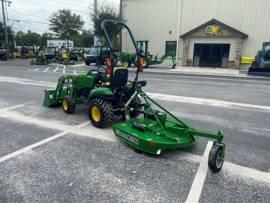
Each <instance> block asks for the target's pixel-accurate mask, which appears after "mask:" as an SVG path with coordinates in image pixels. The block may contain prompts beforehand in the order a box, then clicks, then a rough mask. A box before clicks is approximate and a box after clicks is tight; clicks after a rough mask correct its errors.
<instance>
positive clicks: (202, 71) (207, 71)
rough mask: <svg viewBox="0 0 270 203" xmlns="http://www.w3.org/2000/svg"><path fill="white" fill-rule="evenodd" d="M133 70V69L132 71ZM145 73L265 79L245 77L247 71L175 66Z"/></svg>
mask: <svg viewBox="0 0 270 203" xmlns="http://www.w3.org/2000/svg"><path fill="white" fill-rule="evenodd" d="M134 70H135V69H134ZM144 72H145V73H166V74H182V75H200V76H217V77H237V78H265V77H261V76H250V75H247V69H246V68H241V69H240V70H235V69H227V68H210V67H203V68H202V67H191V66H186V67H185V66H177V67H176V68H175V69H171V68H170V67H168V66H167V67H164V66H163V67H161V66H155V67H153V66H152V67H151V66H150V67H148V68H145V69H144Z"/></svg>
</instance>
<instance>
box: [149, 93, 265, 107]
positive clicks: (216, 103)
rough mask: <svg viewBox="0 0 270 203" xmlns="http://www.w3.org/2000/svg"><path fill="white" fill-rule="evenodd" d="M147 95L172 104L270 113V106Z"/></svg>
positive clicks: (156, 94) (157, 94)
mask: <svg viewBox="0 0 270 203" xmlns="http://www.w3.org/2000/svg"><path fill="white" fill-rule="evenodd" d="M147 94H148V95H149V96H150V97H151V98H154V99H158V100H164V101H172V102H180V103H189V104H200V105H208V106H216V107H222V108H239V107H240V108H247V109H250V108H253V109H260V110H267V111H270V106H262V105H255V104H246V103H238V102H229V101H222V100H216V99H206V98H197V97H185V96H178V95H169V94H159V93H151V92H147Z"/></svg>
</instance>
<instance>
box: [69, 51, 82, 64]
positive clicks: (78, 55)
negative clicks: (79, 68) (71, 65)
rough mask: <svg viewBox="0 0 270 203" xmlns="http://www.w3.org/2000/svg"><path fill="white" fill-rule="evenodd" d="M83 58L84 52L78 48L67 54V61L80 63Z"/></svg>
mask: <svg viewBox="0 0 270 203" xmlns="http://www.w3.org/2000/svg"><path fill="white" fill-rule="evenodd" d="M83 58H84V50H83V49H80V48H73V49H72V50H71V51H70V52H69V59H70V60H73V61H80V60H83Z"/></svg>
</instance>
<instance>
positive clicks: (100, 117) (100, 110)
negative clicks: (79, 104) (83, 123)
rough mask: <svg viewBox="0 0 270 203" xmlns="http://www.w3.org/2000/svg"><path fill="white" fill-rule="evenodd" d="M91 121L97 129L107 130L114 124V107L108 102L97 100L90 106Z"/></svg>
mask: <svg viewBox="0 0 270 203" xmlns="http://www.w3.org/2000/svg"><path fill="white" fill-rule="evenodd" d="M88 112H89V119H90V121H91V123H92V124H93V126H95V127H97V128H105V127H108V126H110V125H111V124H112V122H113V117H114V114H113V107H112V104H111V103H110V102H108V101H105V100H103V99H100V98H95V99H93V100H92V101H91V102H90V105H89V111H88Z"/></svg>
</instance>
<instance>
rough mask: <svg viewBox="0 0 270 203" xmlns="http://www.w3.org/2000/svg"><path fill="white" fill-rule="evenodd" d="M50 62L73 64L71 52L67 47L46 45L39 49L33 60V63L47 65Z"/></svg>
mask: <svg viewBox="0 0 270 203" xmlns="http://www.w3.org/2000/svg"><path fill="white" fill-rule="evenodd" d="M48 63H60V64H64V65H73V64H74V62H73V61H71V60H70V58H69V53H68V50H67V49H66V48H61V49H59V48H58V47H51V46H49V47H45V48H44V49H40V50H39V51H38V54H37V57H36V59H35V60H32V61H31V64H32V65H46V64H48Z"/></svg>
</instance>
